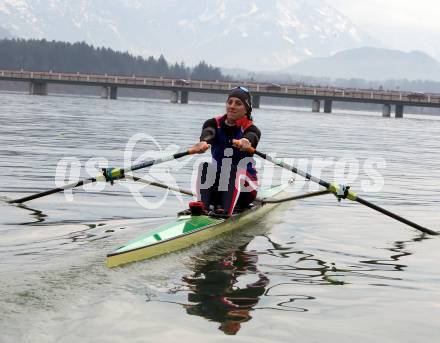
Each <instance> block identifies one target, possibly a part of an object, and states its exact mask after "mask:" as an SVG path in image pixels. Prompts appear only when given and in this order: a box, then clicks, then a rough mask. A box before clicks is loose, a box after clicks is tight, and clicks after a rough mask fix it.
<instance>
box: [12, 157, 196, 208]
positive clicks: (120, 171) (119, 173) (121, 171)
mask: <svg viewBox="0 0 440 343" xmlns="http://www.w3.org/2000/svg"><path fill="white" fill-rule="evenodd" d="M194 153H195V151H194V150H193V149H189V150H187V151H183V152H178V153H176V154H174V155H171V156H167V157H163V158H159V159H156V160H150V161H146V162H142V163H139V164H135V165H133V166H131V167H129V168H127V169H115V172H114V173H115V175H112V179H115V180H116V179H118V178H121V177H123V175H124V173H125V172H126V171H133V170H138V169H142V168H147V167H151V166H152V165H155V164H159V163H163V162H168V161H172V160H175V159H178V158H181V157H184V156H187V155H191V154H194ZM112 174H113V173H112ZM98 180H105V177H104V176H102V175H99V176H97V177H92V178H89V179H85V180H80V181H78V182H73V183H69V184H67V185H65V186H62V187H57V188H53V189H49V190H47V191H44V192H40V193H36V194H33V195H29V196H26V197H23V198H20V199H15V200H11V201H9V203H10V204H21V203H24V202H26V201H30V200H34V199H38V198H41V197H44V196H46V195H51V194H55V193H58V192H62V191H64V190H67V189H72V188H76V187H80V186H83V185H86V184H89V183H93V182H96V181H98Z"/></svg>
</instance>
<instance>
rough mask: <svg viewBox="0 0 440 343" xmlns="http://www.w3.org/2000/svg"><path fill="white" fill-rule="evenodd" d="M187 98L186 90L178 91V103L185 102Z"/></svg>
mask: <svg viewBox="0 0 440 343" xmlns="http://www.w3.org/2000/svg"><path fill="white" fill-rule="evenodd" d="M188 98H189V92H188V91H180V103H181V104H187V103H188Z"/></svg>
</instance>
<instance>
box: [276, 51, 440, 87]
mask: <svg viewBox="0 0 440 343" xmlns="http://www.w3.org/2000/svg"><path fill="white" fill-rule="evenodd" d="M283 71H284V72H287V73H290V74H296V75H307V76H313V77H328V78H333V79H336V78H344V79H350V78H358V79H364V80H387V79H395V80H401V79H408V80H416V79H420V80H437V81H440V63H439V62H438V61H437V60H435V59H434V58H432V57H430V56H429V55H427V54H426V53H423V52H421V51H412V52H403V51H398V50H390V49H381V48H370V47H364V48H358V49H350V50H345V51H341V52H338V53H336V54H334V55H333V56H330V57H318V58H310V59H308V60H305V61H301V62H298V63H296V64H294V65H292V66H290V67H288V68H286V69H284V70H283Z"/></svg>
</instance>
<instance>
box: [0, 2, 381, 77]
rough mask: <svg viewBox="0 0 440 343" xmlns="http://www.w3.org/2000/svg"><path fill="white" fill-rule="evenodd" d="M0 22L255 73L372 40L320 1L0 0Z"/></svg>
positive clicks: (20, 30)
mask: <svg viewBox="0 0 440 343" xmlns="http://www.w3.org/2000/svg"><path fill="white" fill-rule="evenodd" d="M0 23H1V26H2V27H4V28H5V29H7V30H8V31H9V32H10V33H11V34H13V35H14V36H18V37H23V38H46V39H49V40H52V39H54V40H63V41H86V42H87V43H91V44H94V45H98V46H108V47H111V48H113V49H117V50H124V51H125V50H128V51H130V52H131V53H134V54H140V55H143V56H150V55H155V56H158V55H160V54H164V56H165V57H166V58H167V59H168V60H170V61H179V62H180V61H185V62H186V63H188V64H194V63H197V62H199V61H200V60H206V61H207V62H208V63H211V64H214V65H218V66H222V67H229V68H246V69H254V70H261V69H266V70H275V69H281V68H283V67H287V66H288V65H290V64H292V63H295V62H298V61H301V60H304V59H306V58H309V57H316V56H329V55H332V54H334V53H336V52H338V51H341V50H345V49H351V48H357V47H361V46H365V45H373V44H374V43H375V42H374V41H373V40H372V39H371V38H370V37H369V36H367V35H366V34H365V33H363V32H361V31H359V30H358V29H357V28H356V27H355V26H354V25H353V24H352V23H351V22H350V21H349V20H348V19H347V18H346V17H344V16H343V15H342V14H341V13H339V12H338V11H336V10H335V9H334V8H332V7H331V6H330V5H328V4H327V2H326V1H325V0H271V1H267V0H241V1H234V0H184V1H177V0H112V1H106V0H75V1H71V0H0Z"/></svg>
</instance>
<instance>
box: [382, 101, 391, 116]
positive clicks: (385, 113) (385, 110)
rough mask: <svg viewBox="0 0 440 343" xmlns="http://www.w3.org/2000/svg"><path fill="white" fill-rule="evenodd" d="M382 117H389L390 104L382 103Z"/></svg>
mask: <svg viewBox="0 0 440 343" xmlns="http://www.w3.org/2000/svg"><path fill="white" fill-rule="evenodd" d="M382 117H384V118H389V117H391V105H390V104H384V105H383V108H382Z"/></svg>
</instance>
